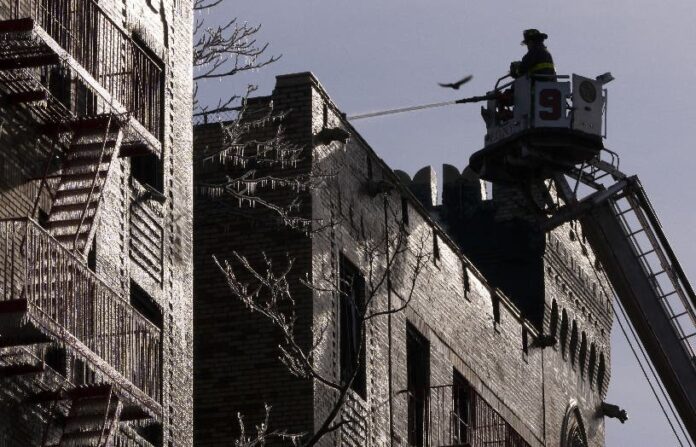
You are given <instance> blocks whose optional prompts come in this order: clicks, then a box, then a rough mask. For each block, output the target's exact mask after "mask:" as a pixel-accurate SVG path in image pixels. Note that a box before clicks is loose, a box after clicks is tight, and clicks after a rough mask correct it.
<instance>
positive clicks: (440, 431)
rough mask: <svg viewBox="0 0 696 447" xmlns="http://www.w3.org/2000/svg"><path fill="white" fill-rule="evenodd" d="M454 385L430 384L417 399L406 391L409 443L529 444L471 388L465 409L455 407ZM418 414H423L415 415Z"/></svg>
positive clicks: (425, 446) (430, 446)
mask: <svg viewBox="0 0 696 447" xmlns="http://www.w3.org/2000/svg"><path fill="white" fill-rule="evenodd" d="M454 386H456V385H451V384H450V385H440V386H432V387H430V388H428V389H427V390H425V391H424V392H423V393H420V394H419V397H418V398H417V397H416V393H414V392H413V391H407V392H406V393H405V394H406V398H407V405H408V445H409V446H423V447H442V446H448V447H449V446H462V447H464V446H466V447H529V444H528V443H527V442H526V441H525V440H524V438H523V437H522V436H521V435H520V434H519V433H517V432H516V431H515V430H514V429H513V428H512V426H511V425H510V424H509V423H508V422H507V421H506V420H505V419H503V417H502V416H501V415H500V414H499V413H498V412H497V411H495V410H494V409H493V407H492V406H490V405H489V404H488V403H487V402H486V401H485V400H483V398H481V396H479V395H478V394H477V393H475V392H474V391H473V389H472V388H470V387H469V388H467V390H466V392H467V395H468V400H467V402H466V405H467V408H466V409H465V410H463V409H462V408H457V403H456V402H455V400H454V397H453V394H452V393H453V388H454ZM418 406H421V409H420V410H417V407H418ZM417 413H419V414H421V415H422V417H417ZM416 424H419V425H420V424H422V425H421V426H416Z"/></svg>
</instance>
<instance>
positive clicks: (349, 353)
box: [338, 255, 367, 399]
mask: <svg viewBox="0 0 696 447" xmlns="http://www.w3.org/2000/svg"><path fill="white" fill-rule="evenodd" d="M338 268H339V281H340V284H339V292H340V297H339V305H340V316H339V318H340V322H339V324H340V335H339V337H340V349H341V351H340V361H341V366H340V367H341V371H340V373H341V382H342V383H347V382H348V381H349V380H350V379H351V377H353V375H354V374H355V378H354V379H353V383H352V385H351V388H352V389H353V391H355V392H356V393H358V394H359V395H360V396H361V397H362V398H363V399H365V398H366V397H367V380H366V373H365V361H366V356H365V337H364V336H363V328H362V322H363V313H364V312H365V279H364V278H363V276H362V274H361V273H360V270H358V268H357V267H356V266H355V265H353V264H352V263H351V262H350V261H348V259H346V257H345V256H343V255H340V259H339V267H338ZM356 368H357V371H356Z"/></svg>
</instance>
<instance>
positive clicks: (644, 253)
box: [638, 248, 655, 258]
mask: <svg viewBox="0 0 696 447" xmlns="http://www.w3.org/2000/svg"><path fill="white" fill-rule="evenodd" d="M650 253H655V249H654V248H653V249H652V250H648V251H646V252H643V253H641V254H639V255H638V257H639V258H643V257H645V256H648V255H649V254H650Z"/></svg>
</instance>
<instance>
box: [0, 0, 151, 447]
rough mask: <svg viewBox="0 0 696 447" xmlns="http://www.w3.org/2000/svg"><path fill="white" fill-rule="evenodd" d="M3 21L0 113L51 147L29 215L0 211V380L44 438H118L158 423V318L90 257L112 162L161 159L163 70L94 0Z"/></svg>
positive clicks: (18, 9) (20, 5)
mask: <svg viewBox="0 0 696 447" xmlns="http://www.w3.org/2000/svg"><path fill="white" fill-rule="evenodd" d="M11 16H12V18H11V19H9V20H4V21H1V22H0V96H1V101H2V108H3V109H5V114H6V115H5V116H6V118H7V116H8V115H9V116H10V117H12V116H14V115H18V110H21V111H22V112H23V113H24V115H25V116H26V115H28V116H30V117H31V118H30V119H31V130H30V131H28V133H29V138H35V139H36V140H37V141H39V140H41V141H49V142H50V144H49V148H48V149H47V151H46V152H47V153H48V156H47V157H46V160H45V169H44V170H43V175H42V177H41V178H39V179H36V180H35V184H36V185H37V189H38V192H37V195H36V201H35V203H34V207H33V208H34V209H33V210H32V212H31V217H22V218H15V219H5V220H0V379H1V380H3V381H12V383H13V385H14V386H15V387H16V388H17V389H19V390H21V392H20V393H19V394H20V395H21V396H20V398H19V400H20V401H21V402H22V403H24V404H30V405H34V407H33V408H35V409H36V412H37V414H39V415H40V417H41V418H42V419H43V420H44V421H46V422H45V427H44V430H43V440H42V445H43V446H73V445H79V446H110V445H126V444H121V441H119V439H120V438H119V437H120V436H121V434H119V433H120V432H122V431H128V430H129V429H130V427H131V426H150V427H158V426H159V427H161V425H160V424H161V421H162V406H161V375H162V368H161V358H162V344H161V343H162V342H161V338H162V334H161V327H158V326H157V325H156V324H153V323H152V322H150V321H149V320H148V319H147V318H145V317H144V316H142V315H141V314H140V313H138V312H137V311H136V310H135V309H134V308H133V307H132V306H131V304H130V303H129V301H128V299H127V297H125V298H124V297H123V296H122V295H121V294H120V293H118V292H116V291H114V290H113V289H111V288H110V287H109V286H108V285H107V284H106V283H104V282H103V281H102V280H101V279H100V278H99V277H98V276H97V275H96V274H95V273H94V272H93V271H92V270H91V269H90V268H89V266H88V263H87V255H88V252H89V250H90V248H91V246H92V240H93V238H94V233H95V230H96V223H97V220H98V217H99V212H100V208H101V207H102V204H103V201H104V189H105V186H106V184H107V180H108V178H109V176H110V175H111V173H112V171H113V170H114V169H113V166H114V165H115V162H114V161H115V160H116V158H117V157H131V156H136V155H143V154H154V155H156V156H157V157H161V143H160V141H159V140H160V138H161V135H162V109H163V107H162V101H163V96H164V95H163V88H164V78H163V72H164V70H163V66H162V64H161V63H160V62H158V61H157V60H156V57H154V56H152V55H151V54H150V53H149V52H148V51H146V50H144V49H143V48H142V47H141V46H140V45H138V43H137V42H136V41H135V40H134V39H133V38H132V37H130V36H129V35H128V34H127V33H126V32H125V31H124V30H123V29H122V28H121V27H120V26H119V25H118V24H116V23H115V22H113V21H111V20H110V19H109V17H108V16H107V15H106V14H105V13H104V12H103V11H102V10H101V9H100V8H99V6H98V5H97V4H96V2H94V1H92V0H81V1H78V0H30V1H29V0H27V1H24V0H23V1H21V2H16V3H15V6H14V7H13V8H12V14H11ZM9 121H10V120H8V119H6V120H5V121H3V122H2V125H3V126H9V125H12V123H11V122H9ZM0 135H2V133H1V132H0ZM46 197H47V198H48V199H47V201H48V203H50V208H49V209H48V210H46V212H47V216H46V217H45V219H44V222H42V225H39V224H38V223H37V222H36V221H34V220H33V217H34V216H35V215H36V214H37V211H38V209H39V203H40V201H41V200H44V202H45V201H46ZM42 198H43V199H42ZM3 387H4V385H3ZM122 422H133V424H134V425H128V426H126V425H124V424H121V423H122ZM128 445H131V444H128ZM138 445H141V444H138ZM143 445H146V444H143Z"/></svg>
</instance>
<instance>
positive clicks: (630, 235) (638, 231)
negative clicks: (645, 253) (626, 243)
mask: <svg viewBox="0 0 696 447" xmlns="http://www.w3.org/2000/svg"><path fill="white" fill-rule="evenodd" d="M644 231H645V228H641V229H640V230H636V231H634V232H633V233H629V234H627V235H626V237H633V236H635V235H636V234H638V233H643V232H644Z"/></svg>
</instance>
